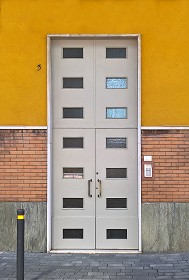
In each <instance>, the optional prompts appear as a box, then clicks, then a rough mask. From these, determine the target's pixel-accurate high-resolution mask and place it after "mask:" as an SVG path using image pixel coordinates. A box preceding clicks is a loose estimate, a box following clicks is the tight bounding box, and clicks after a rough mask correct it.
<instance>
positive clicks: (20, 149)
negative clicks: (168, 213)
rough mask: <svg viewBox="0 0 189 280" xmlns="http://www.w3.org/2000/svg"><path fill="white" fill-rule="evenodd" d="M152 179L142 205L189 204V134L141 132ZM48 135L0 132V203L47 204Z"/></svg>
mask: <svg viewBox="0 0 189 280" xmlns="http://www.w3.org/2000/svg"><path fill="white" fill-rule="evenodd" d="M144 155H152V157H153V161H152V164H153V177H152V178H144V176H143V168H142V201H143V202H189V130H143V131H142V167H143V166H144V161H143V159H144ZM46 193H47V131H46V129H44V130H33V129H30V130H25V129H15V130H12V129H10V130H9V129H8V130H0V201H46Z"/></svg>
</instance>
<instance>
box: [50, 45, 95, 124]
mask: <svg viewBox="0 0 189 280" xmlns="http://www.w3.org/2000/svg"><path fill="white" fill-rule="evenodd" d="M93 44H94V42H93V41H89V40H83V41H78V40H54V41H53V43H52V73H53V80H52V91H53V104H52V106H53V128H87V127H88V128H93V127H94V100H93V99H94V54H93V53H94V48H93ZM64 48H69V49H71V48H72V49H74V48H82V50H83V58H63V49H64ZM64 78H66V79H68V78H69V79H70V80H69V81H68V80H67V81H66V83H65V84H66V87H64V80H63V79H64ZM71 78H72V80H71ZM73 78H80V79H81V78H82V79H83V85H82V86H81V83H79V85H78V86H79V88H77V87H76V81H74V80H73ZM63 108H83V118H78V119H77V118H63Z"/></svg>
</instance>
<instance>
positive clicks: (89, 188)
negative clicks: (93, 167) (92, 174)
mask: <svg viewBox="0 0 189 280" xmlns="http://www.w3.org/2000/svg"><path fill="white" fill-rule="evenodd" d="M91 182H92V179H90V180H88V196H89V197H92V194H91Z"/></svg>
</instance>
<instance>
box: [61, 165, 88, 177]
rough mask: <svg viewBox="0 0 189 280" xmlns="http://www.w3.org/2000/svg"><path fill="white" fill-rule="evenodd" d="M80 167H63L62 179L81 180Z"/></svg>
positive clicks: (81, 171)
mask: <svg viewBox="0 0 189 280" xmlns="http://www.w3.org/2000/svg"><path fill="white" fill-rule="evenodd" d="M83 177H84V176H83V168H82V167H64V168H63V179H83Z"/></svg>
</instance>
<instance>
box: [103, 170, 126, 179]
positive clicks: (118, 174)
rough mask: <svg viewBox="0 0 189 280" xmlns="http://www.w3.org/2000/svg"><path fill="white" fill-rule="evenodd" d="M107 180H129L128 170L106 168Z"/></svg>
mask: <svg viewBox="0 0 189 280" xmlns="http://www.w3.org/2000/svg"><path fill="white" fill-rule="evenodd" d="M106 178H107V179H109V178H119V179H120V178H127V168H106Z"/></svg>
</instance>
